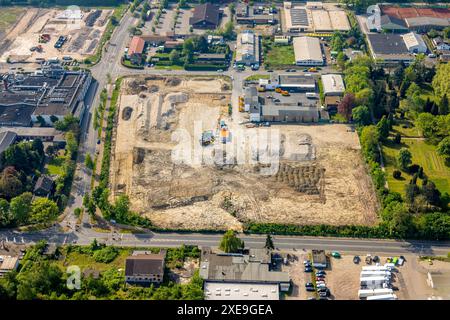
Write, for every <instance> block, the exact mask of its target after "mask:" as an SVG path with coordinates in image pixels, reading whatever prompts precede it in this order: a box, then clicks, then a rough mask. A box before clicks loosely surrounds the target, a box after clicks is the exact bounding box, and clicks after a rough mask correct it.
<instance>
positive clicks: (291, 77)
mask: <svg viewBox="0 0 450 320" xmlns="http://www.w3.org/2000/svg"><path fill="white" fill-rule="evenodd" d="M272 83H277V87H279V88H281V89H283V90H287V91H289V92H314V91H316V80H315V79H314V77H313V76H312V75H311V74H280V75H277V76H274V77H273V78H272Z"/></svg>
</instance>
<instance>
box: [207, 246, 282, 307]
mask: <svg viewBox="0 0 450 320" xmlns="http://www.w3.org/2000/svg"><path fill="white" fill-rule="evenodd" d="M200 277H202V278H203V279H204V281H205V282H204V286H205V287H204V288H205V299H206V300H224V299H236V300H244V299H245V300H247V299H255V300H262V299H269V296H270V297H273V298H276V299H279V295H278V296H277V292H280V291H281V292H286V291H288V290H289V288H290V285H291V281H290V278H289V274H288V273H287V272H283V271H273V270H272V255H271V253H270V251H268V250H266V249H250V250H248V253H247V252H246V253H214V252H212V251H211V249H210V248H203V249H202V255H201V263H200ZM250 286H251V287H252V288H254V290H252V291H253V293H252V294H251V295H250V293H249V290H250ZM256 290H258V291H256ZM273 290H275V292H273ZM257 292H258V293H259V294H256V293H257Z"/></svg>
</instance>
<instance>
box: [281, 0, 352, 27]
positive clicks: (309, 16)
mask: <svg viewBox="0 0 450 320" xmlns="http://www.w3.org/2000/svg"><path fill="white" fill-rule="evenodd" d="M284 18H285V19H284V20H285V25H286V31H287V32H305V31H310V32H333V31H348V30H350V23H349V21H348V18H347V14H346V13H345V11H344V10H342V9H341V8H338V7H336V6H335V5H333V4H323V3H322V2H315V1H313V2H306V5H300V4H294V3H292V2H285V3H284Z"/></svg>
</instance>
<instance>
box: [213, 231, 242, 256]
mask: <svg viewBox="0 0 450 320" xmlns="http://www.w3.org/2000/svg"><path fill="white" fill-rule="evenodd" d="M243 248H244V242H243V241H242V240H241V239H239V238H238V237H237V236H236V233H235V232H234V231H233V230H228V231H227V232H225V234H224V235H223V238H222V241H221V242H220V246H219V249H220V250H222V251H224V252H227V253H232V252H238V251H239V250H240V249H243Z"/></svg>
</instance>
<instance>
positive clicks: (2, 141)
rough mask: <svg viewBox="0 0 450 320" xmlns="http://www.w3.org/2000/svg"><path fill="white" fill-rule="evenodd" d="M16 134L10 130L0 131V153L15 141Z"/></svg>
mask: <svg viewBox="0 0 450 320" xmlns="http://www.w3.org/2000/svg"><path fill="white" fill-rule="evenodd" d="M16 138H17V134H15V133H14V132H11V131H6V132H0V154H2V153H3V152H4V151H5V150H6V149H8V147H9V146H10V145H12V144H13V143H14V141H16Z"/></svg>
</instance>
